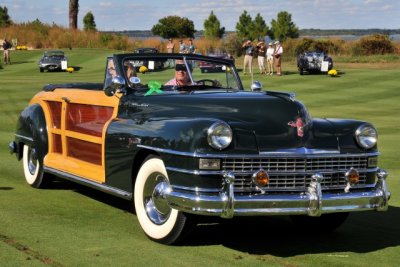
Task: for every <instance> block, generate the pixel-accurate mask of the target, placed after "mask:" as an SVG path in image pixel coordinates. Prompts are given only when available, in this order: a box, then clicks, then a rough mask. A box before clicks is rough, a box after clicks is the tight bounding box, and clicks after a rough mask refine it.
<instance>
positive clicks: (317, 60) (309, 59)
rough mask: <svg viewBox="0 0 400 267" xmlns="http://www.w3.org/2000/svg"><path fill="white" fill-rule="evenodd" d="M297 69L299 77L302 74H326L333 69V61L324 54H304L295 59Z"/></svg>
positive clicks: (315, 52)
mask: <svg viewBox="0 0 400 267" xmlns="http://www.w3.org/2000/svg"><path fill="white" fill-rule="evenodd" d="M297 68H298V69H299V73H300V75H303V74H304V72H308V73H320V72H328V71H329V70H331V69H332V68H333V60H332V58H331V57H330V56H328V55H326V54H325V53H324V52H317V51H311V52H305V53H303V54H300V55H299V56H298V57H297Z"/></svg>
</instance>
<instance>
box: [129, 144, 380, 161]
mask: <svg viewBox="0 0 400 267" xmlns="http://www.w3.org/2000/svg"><path fill="white" fill-rule="evenodd" d="M137 147H140V148H144V149H150V150H154V151H157V152H161V153H165V154H173V155H178V156H187V157H195V158H264V157H266V156H267V157H277V158H279V157H292V158H319V157H325V156H327V155H329V157H332V158H335V157H366V156H369V157H373V156H379V154H380V153H379V152H370V153H358V154H340V152H339V151H337V150H320V149H308V148H304V147H301V148H296V149H287V150H277V151H269V152H260V153H259V154H204V153H196V152H182V151H177V150H172V149H165V148H158V147H152V146H146V145H137Z"/></svg>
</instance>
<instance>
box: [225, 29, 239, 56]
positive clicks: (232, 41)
mask: <svg viewBox="0 0 400 267" xmlns="http://www.w3.org/2000/svg"><path fill="white" fill-rule="evenodd" d="M242 44H243V42H242V40H241V39H240V38H239V36H237V34H236V33H231V34H229V35H227V36H226V37H225V38H224V39H223V41H222V46H223V47H224V48H225V49H226V51H227V52H228V53H229V54H231V55H235V56H237V57H240V56H241V55H242V54H243V49H242Z"/></svg>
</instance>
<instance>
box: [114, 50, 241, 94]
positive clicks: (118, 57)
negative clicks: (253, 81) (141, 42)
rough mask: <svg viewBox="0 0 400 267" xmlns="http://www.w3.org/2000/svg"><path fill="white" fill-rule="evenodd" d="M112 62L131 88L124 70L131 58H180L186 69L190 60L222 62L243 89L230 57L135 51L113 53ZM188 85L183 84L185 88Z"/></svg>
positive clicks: (192, 82) (138, 59) (150, 59)
mask: <svg viewBox="0 0 400 267" xmlns="http://www.w3.org/2000/svg"><path fill="white" fill-rule="evenodd" d="M112 57H113V59H114V62H115V67H116V70H117V74H118V75H119V76H121V77H123V78H124V80H125V82H126V87H127V88H131V89H133V90H135V88H132V87H131V86H130V84H129V82H128V77H127V75H126V73H125V71H124V62H125V61H126V60H128V59H129V60H132V59H134V60H135V61H136V60H137V61H152V60H154V61H157V60H167V59H173V60H182V61H183V62H184V64H185V66H186V68H187V69H189V68H190V67H189V65H190V63H189V62H191V61H193V60H194V61H207V62H210V63H213V64H223V65H226V66H227V67H228V66H229V68H230V69H231V74H232V77H233V78H234V80H235V82H236V84H237V87H238V89H235V90H239V91H243V90H244V88H243V84H242V81H241V79H240V77H239V74H238V72H237V69H236V67H235V65H234V61H233V60H230V59H222V58H216V57H210V56H203V55H197V54H178V53H146V54H137V53H128V54H114V55H113V56H112ZM189 77H190V83H191V85H193V86H196V83H195V81H194V79H193V76H192V74H191V73H190V72H189ZM187 87H190V86H185V88H187Z"/></svg>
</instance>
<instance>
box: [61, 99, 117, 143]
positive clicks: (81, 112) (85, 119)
mask: <svg viewBox="0 0 400 267" xmlns="http://www.w3.org/2000/svg"><path fill="white" fill-rule="evenodd" d="M112 115H113V108H112V107H105V106H95V105H85V104H75V103H69V104H68V105H67V114H66V130H69V131H74V132H78V133H82V134H88V135H93V136H97V137H101V136H102V132H103V128H104V125H105V123H106V122H107V121H108V120H109V119H110V118H111V116H112Z"/></svg>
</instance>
